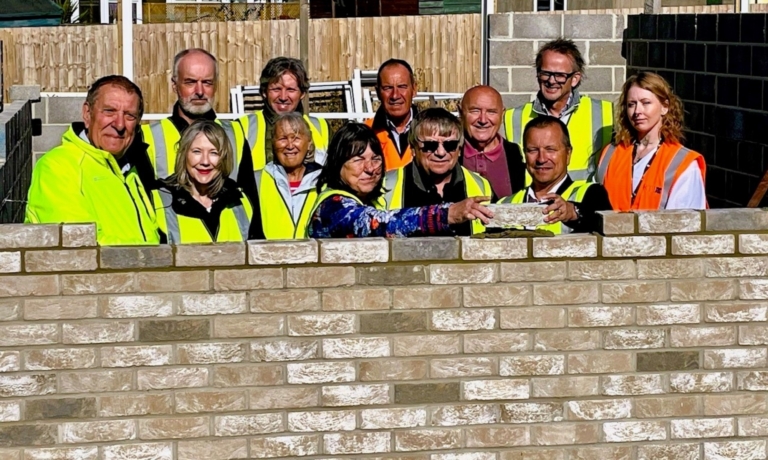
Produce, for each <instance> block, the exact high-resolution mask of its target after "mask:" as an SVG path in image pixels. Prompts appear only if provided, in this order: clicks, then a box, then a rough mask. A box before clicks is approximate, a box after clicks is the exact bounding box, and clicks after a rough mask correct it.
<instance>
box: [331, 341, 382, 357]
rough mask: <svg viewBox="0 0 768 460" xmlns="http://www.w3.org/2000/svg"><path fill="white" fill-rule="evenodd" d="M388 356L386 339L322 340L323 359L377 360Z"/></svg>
mask: <svg viewBox="0 0 768 460" xmlns="http://www.w3.org/2000/svg"><path fill="white" fill-rule="evenodd" d="M389 355H390V346H389V339H388V338H386V337H364V338H339V339H323V357H324V358H330V359H339V358H379V357H382V356H389Z"/></svg>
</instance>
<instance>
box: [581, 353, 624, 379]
mask: <svg viewBox="0 0 768 460" xmlns="http://www.w3.org/2000/svg"><path fill="white" fill-rule="evenodd" d="M634 370H635V367H634V365H633V359H632V353H630V352H625V351H616V352H597V353H571V354H569V355H568V373H569V374H609V373H618V372H632V371H634Z"/></svg>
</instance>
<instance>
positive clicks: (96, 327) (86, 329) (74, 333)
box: [61, 321, 135, 344]
mask: <svg viewBox="0 0 768 460" xmlns="http://www.w3.org/2000/svg"><path fill="white" fill-rule="evenodd" d="M134 340H135V331H134V325H133V323H132V322H130V321H98V322H88V323H80V322H78V323H64V324H62V325H61V341H62V343H75V344H85V343H115V342H133V341H134Z"/></svg>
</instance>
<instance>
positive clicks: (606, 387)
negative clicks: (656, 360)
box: [601, 374, 664, 396]
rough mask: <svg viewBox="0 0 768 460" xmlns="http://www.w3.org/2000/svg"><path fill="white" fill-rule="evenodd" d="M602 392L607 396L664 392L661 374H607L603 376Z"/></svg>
mask: <svg viewBox="0 0 768 460" xmlns="http://www.w3.org/2000/svg"><path fill="white" fill-rule="evenodd" d="M601 393H602V394H604V395H607V396H625V395H653V394H660V393H664V383H663V381H662V376H661V374H637V375H607V376H604V377H603V378H602V392H601Z"/></svg>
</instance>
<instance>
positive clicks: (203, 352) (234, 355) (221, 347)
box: [176, 342, 248, 364]
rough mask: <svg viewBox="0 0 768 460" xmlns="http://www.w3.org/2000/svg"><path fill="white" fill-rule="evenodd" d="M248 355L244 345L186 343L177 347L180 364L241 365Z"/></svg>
mask: <svg viewBox="0 0 768 460" xmlns="http://www.w3.org/2000/svg"><path fill="white" fill-rule="evenodd" d="M247 355H248V347H247V346H246V345H245V344H243V343H229V342H227V343H184V344H179V345H177V346H176V359H177V361H178V363H179V364H216V363H240V362H243V361H244V360H245V359H246V357H247Z"/></svg>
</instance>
